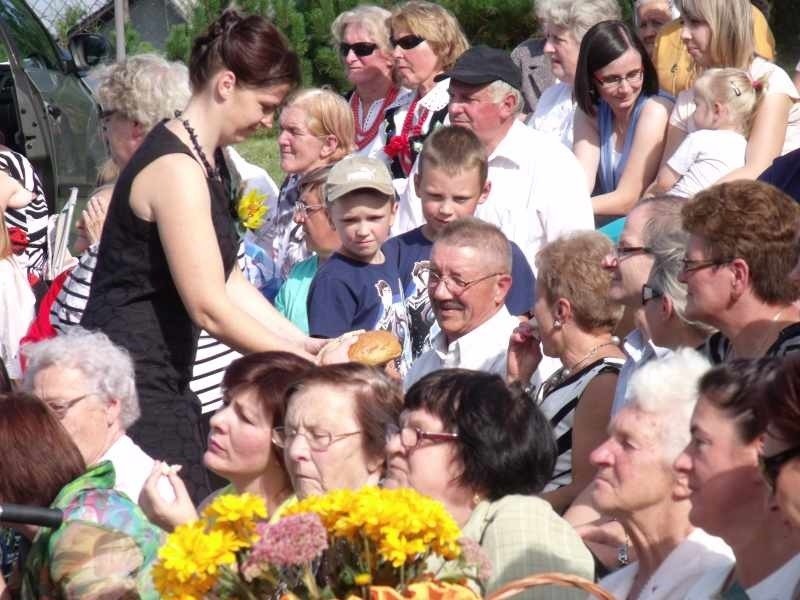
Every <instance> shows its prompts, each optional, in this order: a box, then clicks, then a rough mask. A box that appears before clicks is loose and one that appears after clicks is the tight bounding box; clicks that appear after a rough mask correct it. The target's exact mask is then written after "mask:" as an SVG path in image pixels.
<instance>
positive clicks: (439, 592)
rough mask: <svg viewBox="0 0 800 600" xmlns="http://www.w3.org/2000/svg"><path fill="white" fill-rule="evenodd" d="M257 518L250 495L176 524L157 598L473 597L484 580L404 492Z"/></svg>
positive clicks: (333, 497) (379, 492) (452, 527)
mask: <svg viewBox="0 0 800 600" xmlns="http://www.w3.org/2000/svg"><path fill="white" fill-rule="evenodd" d="M265 519H266V508H265V507H264V504H263V501H261V500H260V499H259V498H257V497H255V496H252V495H249V494H243V495H241V496H237V495H227V496H220V497H218V498H217V499H216V500H215V501H214V502H213V503H212V504H211V505H209V507H208V508H207V509H206V510H205V511H204V512H203V515H202V518H201V519H200V520H199V521H197V522H195V523H191V524H187V525H183V526H181V527H178V528H176V530H175V531H174V532H173V533H172V534H170V536H169V537H168V538H167V541H166V542H165V544H164V546H163V547H162V548H161V550H160V551H159V562H158V563H157V564H156V566H155V567H154V570H153V578H154V583H155V585H156V588H157V589H158V591H159V592H160V593H161V595H162V597H163V598H165V599H166V600H170V599H176V600H193V599H195V598H197V599H199V598H226V599H228V598H231V599H241V600H250V599H255V598H278V597H281V596H286V597H289V598H292V597H294V598H301V599H304V600H305V599H308V600H312V599H313V600H316V599H327V598H348V597H351V596H357V597H361V598H364V599H366V598H370V599H371V600H398V598H400V597H401V596H402V597H403V598H414V599H418V600H433V599H436V600H475V599H476V598H477V596H476V594H475V593H474V592H472V590H471V589H470V588H468V587H466V586H465V585H464V584H465V583H466V581H467V580H468V579H471V580H474V581H476V582H478V583H480V580H482V579H486V578H487V577H488V572H487V571H488V566H487V560H486V558H485V555H482V553H481V552H480V548H479V546H478V544H477V543H476V542H472V541H470V540H466V539H460V531H459V528H458V525H457V524H456V523H455V521H454V520H453V519H452V517H451V516H450V515H449V514H448V513H447V511H446V510H445V509H444V507H443V506H442V505H441V504H440V503H439V502H436V501H434V500H431V499H429V498H426V497H425V496H422V495H421V494H418V493H417V492H415V491H413V490H407V489H403V490H384V489H379V488H373V487H365V488H362V489H360V490H355V491H353V490H337V491H334V492H329V493H327V494H325V495H322V496H313V497H310V498H306V499H304V500H301V501H300V502H298V503H296V504H294V505H293V506H291V507H289V508H288V509H287V510H286V512H285V513H284V515H283V517H282V518H281V519H280V520H279V521H277V522H275V523H267V522H266V520H265ZM435 563H438V564H439V565H441V566H440V567H439V568H435V569H434V567H433V565H434V564H435ZM434 571H435V572H434Z"/></svg>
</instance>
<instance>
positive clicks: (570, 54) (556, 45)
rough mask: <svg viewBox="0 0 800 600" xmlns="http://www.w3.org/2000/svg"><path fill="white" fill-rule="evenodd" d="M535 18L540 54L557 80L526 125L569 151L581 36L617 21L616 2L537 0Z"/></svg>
mask: <svg viewBox="0 0 800 600" xmlns="http://www.w3.org/2000/svg"><path fill="white" fill-rule="evenodd" d="M536 17H537V18H538V19H539V22H541V24H542V31H543V33H544V37H545V44H544V53H545V55H546V56H547V58H548V59H549V61H550V69H551V70H552V72H553V75H554V76H555V77H556V79H558V83H556V84H554V85H551V86H550V87H548V88H547V89H546V90H544V92H542V96H541V97H540V98H539V102H538V103H537V105H536V111H535V112H534V114H533V117H532V119H531V121H530V124H531V126H532V127H533V128H534V129H538V130H539V131H544V132H547V133H552V134H554V135H556V136H557V137H558V138H559V140H561V142H562V143H563V144H564V145H565V146H566V147H567V148H569V149H570V150H572V139H573V135H572V131H573V127H572V121H573V118H574V117H575V108H576V104H575V100H574V98H573V93H572V86H573V84H574V82H575V68H576V66H577V64H578V51H579V50H580V47H581V40H582V39H583V35H584V34H585V33H586V32H587V31H588V30H589V28H590V27H591V26H592V25H594V24H595V23H599V22H600V21H609V20H613V19H619V18H621V16H620V9H619V3H618V2H617V0H538V1H537V2H536Z"/></svg>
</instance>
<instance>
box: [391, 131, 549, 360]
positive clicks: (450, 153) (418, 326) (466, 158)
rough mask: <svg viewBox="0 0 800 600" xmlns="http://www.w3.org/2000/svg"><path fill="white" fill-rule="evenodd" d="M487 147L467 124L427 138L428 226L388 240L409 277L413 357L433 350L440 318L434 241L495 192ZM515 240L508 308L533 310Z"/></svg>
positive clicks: (422, 171)
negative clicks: (433, 294) (431, 283)
mask: <svg viewBox="0 0 800 600" xmlns="http://www.w3.org/2000/svg"><path fill="white" fill-rule="evenodd" d="M488 170H489V163H488V158H487V156H486V150H485V148H484V146H483V144H482V143H481V142H480V140H479V139H478V138H477V137H476V136H475V134H474V133H473V132H472V131H471V130H469V129H466V128H464V127H455V126H449V127H440V128H439V129H437V130H436V131H434V132H433V133H432V134H431V135H430V136H429V137H428V139H427V140H426V141H425V145H424V146H423V147H422V152H421V153H420V155H419V172H418V174H417V175H416V177H415V179H414V185H415V186H416V190H417V193H418V194H419V197H420V199H421V200H422V214H423V215H424V216H425V221H426V223H425V225H423V226H422V227H418V228H417V229H412V230H411V231H408V232H406V233H404V234H402V235H400V236H397V237H394V238H392V239H390V240H389V241H387V242H386V243H385V244H384V245H383V252H384V254H386V255H387V256H396V257H397V264H398V268H399V270H400V276H401V278H402V282H403V295H404V296H405V305H406V314H407V316H408V324H409V328H410V332H411V358H412V360H413V359H415V358H417V357H418V356H419V355H420V354H422V353H423V352H424V351H425V350H427V349H428V339H429V334H430V331H431V328H432V327H434V326H435V317H434V315H433V309H432V308H431V303H430V299H429V298H428V274H427V268H428V260H429V258H430V255H431V248H433V242H434V241H435V240H436V237H437V236H438V234H439V232H440V231H441V230H442V228H443V227H444V226H445V225H446V224H447V223H449V222H451V221H454V220H456V219H460V218H462V217H471V216H473V215H474V213H475V209H476V208H477V207H478V205H479V204H481V203H482V202H483V201H484V200H486V197H487V196H488V195H489V190H490V189H491V182H490V181H488V180H487V175H488ZM509 244H511V279H512V284H511V290H510V291H509V293H508V296H506V308H508V312H510V313H511V314H512V315H517V316H519V315H527V313H528V312H529V311H530V310H531V307H532V306H533V304H534V289H535V278H534V275H533V270H532V269H531V266H530V265H529V264H528V261H527V259H526V258H525V255H524V254H523V253H522V250H520V248H519V246H517V245H516V244H515V243H514V242H509Z"/></svg>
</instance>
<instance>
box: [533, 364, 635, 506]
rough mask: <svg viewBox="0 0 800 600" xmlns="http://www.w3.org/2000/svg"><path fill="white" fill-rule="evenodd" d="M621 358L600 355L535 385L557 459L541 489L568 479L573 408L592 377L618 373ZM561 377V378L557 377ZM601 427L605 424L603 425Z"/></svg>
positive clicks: (576, 405)
mask: <svg viewBox="0 0 800 600" xmlns="http://www.w3.org/2000/svg"><path fill="white" fill-rule="evenodd" d="M624 362H625V359H622V358H612V357H606V358H600V359H598V360H596V361H595V362H593V363H592V364H590V365H587V366H586V367H585V368H583V369H582V370H580V371H578V372H577V373H573V374H571V375H568V376H566V377H564V375H563V373H564V369H563V367H562V368H561V369H559V370H558V371H556V372H555V373H553V375H552V376H551V377H550V378H549V379H548V380H547V381H545V382H544V383H543V384H542V386H541V387H540V388H539V393H537V400H538V401H539V408H541V409H542V412H543V413H544V415H545V416H546V417H547V418H548V419H550V424H551V425H552V426H553V434H554V435H555V438H556V444H557V445H558V459H557V460H556V468H555V471H554V472H553V477H552V479H550V483H548V484H547V486H546V487H545V489H544V491H545V492H549V491H552V490H555V489H558V488H560V487H562V486H565V485H568V484H569V483H571V482H572V427H573V424H574V422H575V409H576V408H577V407H578V402H580V400H581V397H582V396H583V392H584V391H585V390H586V387H587V386H588V385H589V384H590V383H591V382H592V380H593V379H594V378H595V377H597V376H598V375H601V374H603V373H614V374H615V375H618V374H619V371H620V369H622V365H623V364H624ZM561 377H564V379H563V381H560V378H561ZM603 427H605V424H603Z"/></svg>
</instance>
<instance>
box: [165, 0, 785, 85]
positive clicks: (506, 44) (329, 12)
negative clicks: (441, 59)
mask: <svg viewBox="0 0 800 600" xmlns="http://www.w3.org/2000/svg"><path fill="white" fill-rule="evenodd" d="M619 2H620V5H621V6H622V11H623V15H624V16H625V18H628V19H630V18H631V15H632V6H633V0H619ZM229 3H230V1H229V0H199V1H198V3H197V4H196V6H195V9H194V12H193V14H192V17H191V22H190V23H189V24H188V25H178V26H175V27H173V28H172V31H171V33H170V36H169V38H168V39H167V44H166V52H167V56H168V57H169V58H171V59H173V60H178V59H179V60H187V59H188V57H189V50H190V46H191V40H192V39H193V38H194V36H195V35H197V34H198V33H200V32H201V31H202V30H203V29H205V27H206V26H207V25H208V23H209V22H210V21H211V20H212V19H213V18H214V17H216V16H217V15H218V14H219V13H220V12H221V11H222V10H223V8H225V7H226V6H228V4H229ZM361 3H363V1H362V2H359V0H237V2H236V4H237V5H238V6H239V7H240V8H241V9H243V10H245V11H247V12H252V13H257V14H262V15H265V16H267V17H269V18H270V19H272V20H273V21H274V22H275V23H276V25H277V26H278V27H279V28H280V29H281V30H282V31H283V32H284V33H286V35H287V36H288V37H289V40H290V41H291V43H292V46H293V47H294V48H295V50H296V51H297V53H298V54H299V55H300V56H301V57H302V61H303V78H304V83H305V84H306V85H326V84H327V85H332V86H333V87H335V88H336V89H339V90H345V89H347V87H348V85H347V82H346V80H345V78H344V74H343V71H342V68H341V65H340V63H339V60H338V57H337V56H336V54H335V53H334V51H333V49H332V48H331V40H330V26H331V23H332V22H333V20H334V19H335V18H336V16H337V15H338V14H339V13H341V12H343V11H345V10H347V9H349V8H352V7H354V6H356V5H357V4H361ZM373 3H374V4H378V5H381V6H385V7H386V8H390V7H391V6H392V5H393V4H395V2H387V1H385V0H375V1H374V2H373ZM441 4H442V5H443V6H446V7H447V8H448V9H450V10H451V11H452V12H453V13H454V14H455V15H456V16H457V17H458V20H459V21H460V22H461V25H462V26H463V27H464V31H465V32H466V34H467V38H469V40H470V42H471V43H472V44H488V45H490V46H494V47H498V48H507V49H508V50H511V49H513V48H514V47H515V46H516V45H517V44H519V43H520V42H522V41H523V40H525V39H527V38H528V37H530V36H531V35H534V34H535V33H536V31H537V28H538V26H537V24H536V19H535V16H534V12H533V1H532V0H441ZM797 4H798V0H772V1H771V9H772V10H771V13H770V24H771V26H772V29H773V31H774V33H775V37H776V39H777V40H778V52H779V62H780V63H781V64H782V65H783V66H784V67H786V68H791V69H793V68H794V64H795V63H796V61H797V60H798V59H800V10H798V7H797ZM795 55H797V56H795Z"/></svg>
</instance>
